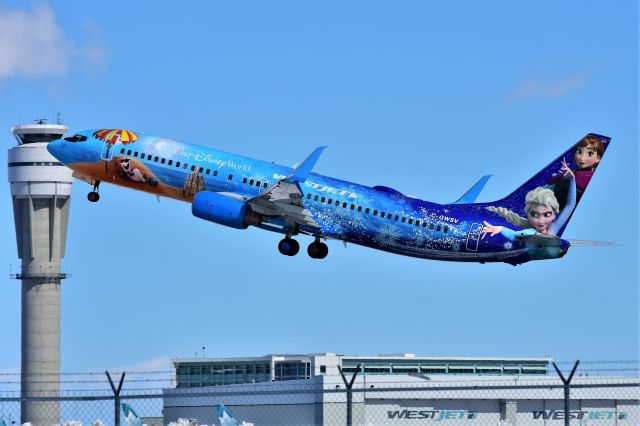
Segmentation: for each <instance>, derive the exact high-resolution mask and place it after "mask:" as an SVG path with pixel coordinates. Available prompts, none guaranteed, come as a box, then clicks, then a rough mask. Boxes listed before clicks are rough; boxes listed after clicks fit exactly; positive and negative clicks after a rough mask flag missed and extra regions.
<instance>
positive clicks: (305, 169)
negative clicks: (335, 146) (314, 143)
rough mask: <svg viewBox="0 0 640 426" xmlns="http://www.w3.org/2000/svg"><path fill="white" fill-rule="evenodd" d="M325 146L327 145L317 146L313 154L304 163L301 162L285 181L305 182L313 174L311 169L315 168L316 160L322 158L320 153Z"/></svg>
mask: <svg viewBox="0 0 640 426" xmlns="http://www.w3.org/2000/svg"><path fill="white" fill-rule="evenodd" d="M325 148H326V146H319V147H318V148H316V149H315V150H314V151H313V152H312V153H311V155H309V156H308V157H307V158H306V159H305V160H304V161H303V162H302V163H300V165H299V166H298V167H296V168H295V169H294V170H293V173H291V174H290V175H289V176H287V178H286V179H285V181H286V182H289V183H294V182H304V181H305V180H307V178H308V177H309V175H310V174H311V171H312V170H313V167H314V166H315V165H316V162H318V158H320V154H322V151H323V150H324V149H325Z"/></svg>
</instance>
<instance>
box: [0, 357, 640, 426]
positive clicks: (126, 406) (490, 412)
mask: <svg viewBox="0 0 640 426" xmlns="http://www.w3.org/2000/svg"><path fill="white" fill-rule="evenodd" d="M569 367H570V366H569ZM346 376H347V377H344V378H343V377H341V376H336V375H324V376H316V377H312V378H311V379H309V380H294V381H284V382H267V383H255V384H253V383H246V384H236V385H224V386H208V387H199V388H175V387H171V386H169V385H168V384H167V386H166V387H163V388H158V387H157V382H156V381H155V380H156V379H149V380H148V381H147V382H145V383H147V384H148V385H149V386H154V387H149V388H147V389H141V388H138V389H131V388H129V389H128V388H127V386H126V385H127V383H129V382H128V381H124V384H125V386H124V387H123V389H122V390H121V392H120V393H119V395H118V396H117V397H116V396H115V394H114V389H110V386H109V385H106V386H104V388H103V389H101V390H87V388H88V385H93V384H94V383H96V382H99V381H100V380H93V379H90V380H87V381H86V382H83V381H82V380H73V382H74V383H73V385H76V386H78V387H84V389H77V390H63V391H61V392H60V393H59V394H58V395H56V396H46V395H38V396H31V397H29V398H27V397H25V396H22V395H21V394H20V392H19V391H16V390H6V391H1V390H0V426H4V424H6V425H7V426H9V425H14V424H15V425H18V424H21V423H20V421H21V418H20V416H21V412H22V410H23V409H24V408H23V407H24V406H25V404H39V405H37V408H38V410H39V412H40V413H41V415H42V417H41V418H40V419H38V421H34V422H32V424H33V426H40V425H47V426H49V425H54V424H60V425H66V426H79V425H93V426H101V425H105V426H106V425H123V426H124V425H128V426H133V425H135V426H141V425H144V424H146V425H148V426H156V425H174V426H175V425H190V426H192V425H224V426H232V425H245V426H248V425H256V426H258V425H362V426H369V425H400V426H402V425H456V426H457V425H478V426H479V425H492V426H493V425H519V426H522V425H525V426H528V425H532V426H535V425H581V426H587V425H588V426H592V425H629V426H638V425H640V405H639V400H640V379H639V378H638V377H637V374H630V375H627V376H626V377H594V376H587V375H585V374H580V373H579V374H578V375H576V376H574V377H573V379H572V380H571V381H570V384H569V392H568V394H567V393H565V383H564V381H563V380H561V378H560V377H559V376H551V375H549V376H540V377H522V376H467V377H463V376H454V377H444V376H438V375H432V376H428V375H421V374H408V375H388V376H381V375H357V376H356V377H354V376H352V375H351V374H348V375H346ZM567 376H568V374H567ZM103 377H104V375H103ZM118 378H119V377H118ZM566 378H567V377H565V379H566ZM96 379H97V378H96ZM164 380H167V379H166V377H165V379H164ZM63 381H64V380H63ZM106 382H107V381H106V380H103V383H102V384H103V385H104V384H105V383H106ZM115 382H116V383H114V388H116V389H115V390H117V387H118V386H117V385H118V383H117V380H116V381H115ZM141 382H144V380H140V381H136V379H132V380H131V383H132V384H134V385H136V384H138V385H140V383H141ZM6 383H7V382H5V383H4V384H5V385H6ZM2 384H3V382H1V381H0V386H2ZM14 384H15V383H14ZM349 385H351V386H349ZM0 389H1V388H0ZM567 395H568V397H569V398H568V400H566V402H567V405H565V396H567ZM565 410H566V411H565ZM2 422H4V424H3V423H2ZM38 422H39V423H38Z"/></svg>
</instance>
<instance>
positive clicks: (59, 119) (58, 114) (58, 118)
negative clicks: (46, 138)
mask: <svg viewBox="0 0 640 426" xmlns="http://www.w3.org/2000/svg"><path fill="white" fill-rule="evenodd" d="M56 124H62V114H60V113H57V114H56Z"/></svg>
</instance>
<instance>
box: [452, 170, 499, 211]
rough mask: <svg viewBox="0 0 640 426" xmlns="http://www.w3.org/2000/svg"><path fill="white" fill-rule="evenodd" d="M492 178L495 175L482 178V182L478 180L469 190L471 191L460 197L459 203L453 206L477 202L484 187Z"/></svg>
mask: <svg viewBox="0 0 640 426" xmlns="http://www.w3.org/2000/svg"><path fill="white" fill-rule="evenodd" d="M491 176H493V175H486V176H482V177H481V178H480V180H478V181H477V182H476V183H475V185H473V186H472V187H471V188H469V190H468V191H467V192H465V193H464V195H463V196H462V197H460V199H459V200H458V201H456V202H455V203H452V204H469V203H473V202H475V201H476V198H478V195H480V192H481V191H482V189H483V188H484V186H485V185H486V184H487V182H488V181H489V178H490V177H491Z"/></svg>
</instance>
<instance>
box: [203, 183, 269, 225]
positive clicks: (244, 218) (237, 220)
mask: <svg viewBox="0 0 640 426" xmlns="http://www.w3.org/2000/svg"><path fill="white" fill-rule="evenodd" d="M191 213H192V214H193V215H194V216H195V217H199V218H200V219H204V220H208V221H209V222H215V223H219V224H221V225H225V226H230V227H231V228H236V229H246V228H247V227H248V226H249V225H258V224H260V221H261V216H260V215H259V214H257V213H255V212H253V211H252V210H251V209H250V208H249V206H248V205H247V203H244V202H242V201H240V200H236V199H233V198H230V197H226V196H224V195H220V194H218V193H216V192H207V191H203V192H199V193H197V194H196V196H195V198H194V199H193V203H192V204H191Z"/></svg>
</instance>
